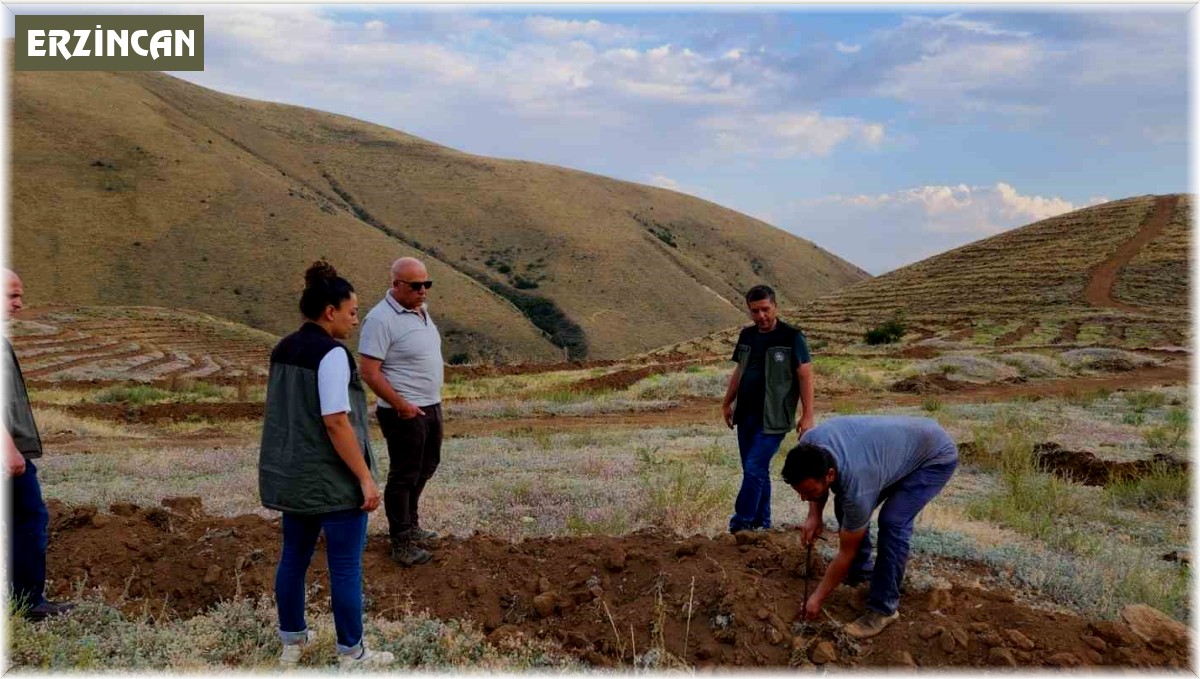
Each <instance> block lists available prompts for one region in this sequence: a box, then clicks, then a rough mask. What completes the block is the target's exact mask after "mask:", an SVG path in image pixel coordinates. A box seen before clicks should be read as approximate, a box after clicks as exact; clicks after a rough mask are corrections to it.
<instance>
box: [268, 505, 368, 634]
mask: <svg viewBox="0 0 1200 679" xmlns="http://www.w3.org/2000/svg"><path fill="white" fill-rule="evenodd" d="M322 530H324V531H325V558H326V561H327V562H328V564H329V595H330V598H331V600H332V607H333V626H334V628H335V629H336V630H337V650H338V652H339V653H350V652H352V651H356V650H357V649H358V647H359V644H361V643H362V636H363V597H362V557H363V549H364V548H365V547H366V545H367V513H366V512H364V511H362V510H361V509H349V510H346V511H342V512H332V513H329V514H314V515H305V514H284V515H283V552H282V553H281V554H280V555H279V568H278V569H277V570H276V571H275V604H276V606H278V608H279V638H280V639H281V640H282V641H283V643H285V644H291V643H300V642H303V641H304V639H305V638H306V633H307V631H308V623H307V622H306V621H305V619H304V580H305V575H306V574H307V573H308V564H309V562H311V561H312V555H313V550H314V548H315V547H316V544H317V536H319V535H320V534H321V531H322Z"/></svg>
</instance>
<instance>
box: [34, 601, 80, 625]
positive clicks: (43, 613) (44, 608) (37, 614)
mask: <svg viewBox="0 0 1200 679" xmlns="http://www.w3.org/2000/svg"><path fill="white" fill-rule="evenodd" d="M74 609H75V604H63V603H57V602H54V601H43V602H42V603H40V604H38V605H37V606H34V607H33V608H31V609H29V610H27V611H25V617H26V618H27V619H29V620H32V621H33V622H41V621H43V620H45V619H46V618H52V617H54V616H56V615H62V614H63V613H68V612H70V611H72V610H74Z"/></svg>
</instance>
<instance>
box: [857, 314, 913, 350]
mask: <svg viewBox="0 0 1200 679" xmlns="http://www.w3.org/2000/svg"><path fill="white" fill-rule="evenodd" d="M906 331H907V328H906V327H905V326H904V322H903V321H901V320H900V319H899V318H893V319H891V320H888V321H884V322H883V323H881V324H879V325H877V326H875V327H874V328H871V329H870V330H868V331H867V333H866V335H864V336H863V341H865V342H866V343H867V344H871V345H876V344H892V343H894V342H899V341H900V338H901V337H904V333H905V332H906Z"/></svg>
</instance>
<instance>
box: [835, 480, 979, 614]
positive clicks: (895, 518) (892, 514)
mask: <svg viewBox="0 0 1200 679" xmlns="http://www.w3.org/2000/svg"><path fill="white" fill-rule="evenodd" d="M957 467H958V460H957V459H956V460H955V461H953V462H948V463H946V464H940V465H933V466H928V467H920V468H918V469H917V470H916V471H914V472H913V473H911V474H909V475H908V476H906V477H904V478H902V479H900V480H899V481H897V482H896V483H894V484H892V485H890V486H888V487H887V488H885V489H884V490H883V493H881V494H880V496H879V504H881V505H882V506H881V507H880V509H879V535H878V541H879V546H878V550H877V552H878V553H877V554H876V557H875V563H874V565H873V566H872V564H871V530H870V527H869V526H868V527H867V534H866V535H864V536H863V540H862V543H861V544H860V545H859V547H858V553H857V554H855V555H854V560H853V561H851V562H850V574H849V575H848V576H847V578H846V583H847V584H856V583H858V582H862V581H864V580H869V581H870V582H871V587H870V591H869V592H868V594H867V608H869V609H871V610H873V611H875V612H877V613H882V614H884V615H891V614H892V613H895V612H896V608H897V607H899V605H900V585H901V584H902V583H903V582H904V571H905V569H906V568H907V567H908V548H909V544H908V543H909V540H910V539H911V538H912V532H913V523H914V522H915V521H916V519H917V514H920V513H921V510H922V509H924V508H925V505H927V504H929V501H930V500H932V499H933V498H935V497H937V494H938V493H940V492H941V491H942V488H945V487H946V483H947V482H948V481H950V477H951V476H953V475H954V470H955V469H956V468H957ZM839 500H840V498H839V497H837V496H835V497H834V503H833V513H834V515H835V516H836V517H837V521H838V525H839V526H840V525H841V523H842V505H841V502H840V501H839ZM876 506H879V505H876Z"/></svg>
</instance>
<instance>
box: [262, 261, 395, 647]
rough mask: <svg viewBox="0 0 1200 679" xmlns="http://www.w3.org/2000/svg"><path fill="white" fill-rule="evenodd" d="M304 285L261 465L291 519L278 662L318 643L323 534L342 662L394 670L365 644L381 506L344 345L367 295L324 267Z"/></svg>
mask: <svg viewBox="0 0 1200 679" xmlns="http://www.w3.org/2000/svg"><path fill="white" fill-rule="evenodd" d="M304 280H305V288H304V293H303V294H302V295H301V296H300V312H301V313H302V314H304V318H305V319H307V320H306V322H305V323H304V325H302V326H301V328H300V329H299V330H297V331H296V332H294V333H292V334H291V335H288V336H287V337H285V338H283V340H281V341H280V342H279V344H278V345H276V346H275V349H274V350H273V351H272V352H271V372H270V376H269V377H268V382H267V400H266V407H265V420H264V423H263V434H262V447H261V449H260V452H259V459H258V488H259V494H260V495H261V497H262V503H263V506H264V507H267V508H269V509H275V510H279V511H280V512H283V520H282V526H283V551H282V552H281V553H280V555H279V567H278V569H277V570H276V572H275V602H276V606H277V607H278V610H279V637H280V640H281V641H282V642H283V653H282V655H281V656H280V658H279V662H280V664H281V665H284V666H293V665H296V664H297V663H298V662H299V660H300V656H301V654H302V652H303V647H304V645H305V644H307V643H308V641H309V640H311V639H312V638H313V636H314V635H313V634H312V632H311V631H309V629H308V624H307V622H306V621H305V617H304V593H305V586H304V581H305V577H306V575H307V573H308V565H309V562H310V561H311V560H312V555H313V551H314V549H315V547H316V544H317V537H318V536H319V535H320V534H321V533H322V532H324V533H325V545H326V560H327V561H328V564H329V590H330V592H329V593H330V597H331V599H332V608H333V621H334V627H335V628H336V630H337V651H338V663H339V664H340V665H342V666H343V667H356V666H380V665H387V664H390V663H391V662H392V661H393V660H394V657H393V656H392V654H391V653H387V652H383V651H373V650H370V649H368V648H367V647H366V644H365V643H364V639H363V604H362V556H363V549H364V548H365V547H366V541H367V513H368V512H372V511H374V510H375V509H376V508H378V507H379V487H378V486H377V485H376V484H375V477H374V469H375V458H374V456H373V454H372V453H371V447H370V444H369V442H368V434H367V432H368V429H367V400H366V392H365V391H364V390H363V387H362V382H361V381H360V379H359V376H358V370H357V367H356V365H355V363H354V358H353V357H351V356H350V352H349V351H347V349H346V347H345V346H344V345H343V344H342V343H341V342H339V341H338V340H344V339H347V338H349V337H350V333H351V332H352V331H353V330H354V327H355V326H356V325H358V297H357V296H356V295H355V294H354V286H352V285H350V282H349V281H347V280H346V279H344V278H342V277H340V276H338V275H337V271H336V270H334V268H333V267H332V266H330V265H329V263H327V262H325V261H318V262H315V263H313V265H312V266H310V267H309V268H308V271H306V272H305V274H304Z"/></svg>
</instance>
